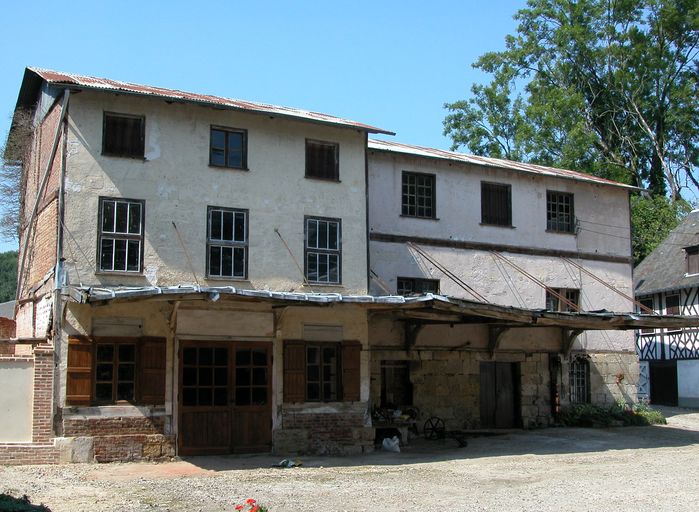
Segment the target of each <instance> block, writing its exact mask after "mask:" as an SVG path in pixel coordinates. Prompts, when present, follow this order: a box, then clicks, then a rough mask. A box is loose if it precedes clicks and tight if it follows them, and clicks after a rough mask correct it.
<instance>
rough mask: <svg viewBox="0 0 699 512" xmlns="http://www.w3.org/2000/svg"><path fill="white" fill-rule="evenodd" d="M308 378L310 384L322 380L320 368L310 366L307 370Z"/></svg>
mask: <svg viewBox="0 0 699 512" xmlns="http://www.w3.org/2000/svg"><path fill="white" fill-rule="evenodd" d="M306 378H307V379H308V381H309V382H317V381H319V380H320V366H317V365H309V366H308V368H307V373H306Z"/></svg>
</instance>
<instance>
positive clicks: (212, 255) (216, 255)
mask: <svg viewBox="0 0 699 512" xmlns="http://www.w3.org/2000/svg"><path fill="white" fill-rule="evenodd" d="M209 275H212V276H220V275H221V248H220V247H217V246H215V245H214V246H211V247H209Z"/></svg>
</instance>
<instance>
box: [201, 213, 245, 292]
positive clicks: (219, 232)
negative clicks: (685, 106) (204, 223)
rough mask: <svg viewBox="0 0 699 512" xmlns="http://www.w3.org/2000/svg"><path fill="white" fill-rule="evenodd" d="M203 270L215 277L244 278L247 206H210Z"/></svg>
mask: <svg viewBox="0 0 699 512" xmlns="http://www.w3.org/2000/svg"><path fill="white" fill-rule="evenodd" d="M206 273H207V275H208V276H209V277H214V278H229V279H246V278H247V275H248V211H247V210H241V209H234V208H219V207H215V206H210V207H209V210H208V234H207V250H206Z"/></svg>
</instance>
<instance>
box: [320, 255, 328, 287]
mask: <svg viewBox="0 0 699 512" xmlns="http://www.w3.org/2000/svg"><path fill="white" fill-rule="evenodd" d="M318 281H320V282H323V283H325V282H327V281H328V255H327V254H319V255H318Z"/></svg>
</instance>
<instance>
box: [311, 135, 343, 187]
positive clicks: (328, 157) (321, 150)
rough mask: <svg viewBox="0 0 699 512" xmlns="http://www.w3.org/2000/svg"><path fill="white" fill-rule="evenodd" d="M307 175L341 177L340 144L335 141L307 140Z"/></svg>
mask: <svg viewBox="0 0 699 512" xmlns="http://www.w3.org/2000/svg"><path fill="white" fill-rule="evenodd" d="M306 177H307V178H319V179H323V180H334V181H337V180H339V179H340V146H339V145H338V144H335V143H333V142H322V141H317V140H308V139H307V140H306Z"/></svg>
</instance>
